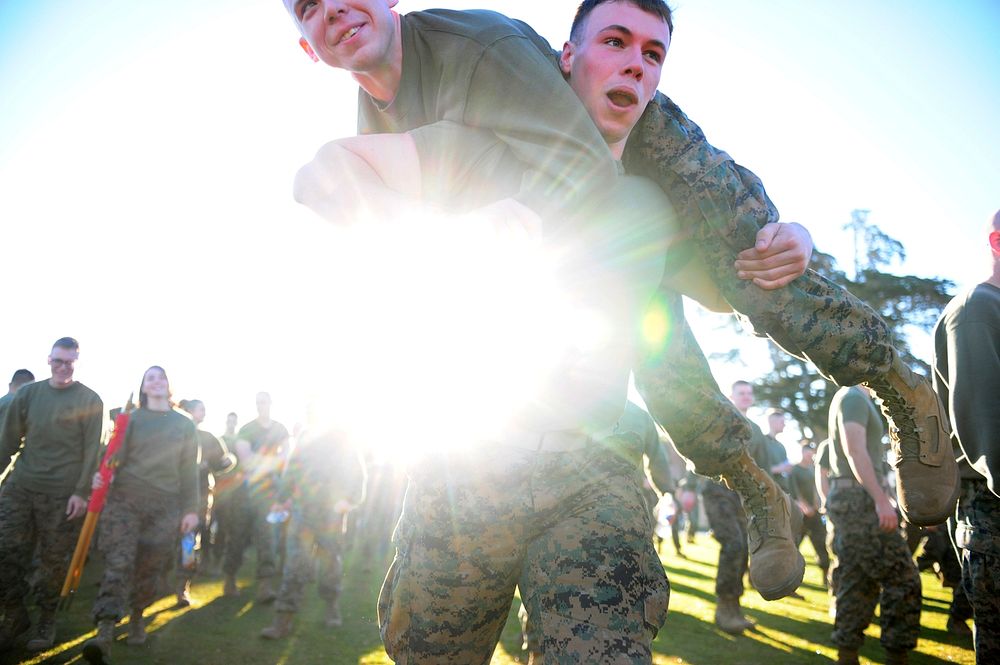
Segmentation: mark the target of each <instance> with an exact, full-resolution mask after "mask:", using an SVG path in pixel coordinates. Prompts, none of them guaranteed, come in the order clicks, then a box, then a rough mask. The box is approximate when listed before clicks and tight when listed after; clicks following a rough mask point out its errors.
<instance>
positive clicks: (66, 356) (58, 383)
mask: <svg viewBox="0 0 1000 665" xmlns="http://www.w3.org/2000/svg"><path fill="white" fill-rule="evenodd" d="M79 356H80V353H79V351H77V350H76V349H67V348H64V347H61V346H54V347H52V353H50V354H49V360H48V362H49V367H50V368H51V370H52V378H51V379H50V380H49V383H50V384H51V385H53V386H55V387H57V388H64V387H66V386H69V385H70V384H72V383H73V371H74V370H75V369H76V359H77V358H78V357H79Z"/></svg>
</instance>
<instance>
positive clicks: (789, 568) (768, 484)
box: [723, 450, 806, 600]
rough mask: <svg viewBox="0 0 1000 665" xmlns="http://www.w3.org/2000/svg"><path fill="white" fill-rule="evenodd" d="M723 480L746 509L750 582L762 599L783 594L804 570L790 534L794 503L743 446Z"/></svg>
mask: <svg viewBox="0 0 1000 665" xmlns="http://www.w3.org/2000/svg"><path fill="white" fill-rule="evenodd" d="M723 480H725V481H726V485H728V486H729V488H730V489H731V490H733V491H734V492H736V493H737V494H739V495H740V500H741V501H742V502H743V509H744V510H745V511H746V513H747V540H748V544H749V548H750V583H751V584H752V585H753V587H754V588H755V589H757V592H758V593H760V595H761V597H763V598H764V600H777V599H778V598H784V597H785V596H787V595H789V594H791V593H792V592H793V591H795V590H796V589H797V588H798V587H799V585H800V584H802V576H803V575H804V574H805V570H806V562H805V559H803V558H802V554H801V553H800V552H799V548H798V547H796V546H795V540H794V539H793V538H792V531H793V524H792V521H793V515H794V513H793V508H792V507H793V505H794V504H793V503H792V501H791V499H789V498H788V495H787V494H785V493H784V492H782V491H781V488H779V487H778V486H777V485H776V484H775V482H774V479H773V478H771V476H770V475H769V474H768V473H767V472H765V471H763V470H762V469H761V468H760V467H759V466H757V464H756V463H755V462H754V461H753V459H752V458H751V457H750V455H749V453H747V452H746V451H745V450H744V451H743V452H742V453H741V454H740V456H739V457H738V458H737V459H736V461H735V463H734V466H733V470H732V471H727V472H726V473H725V474H723ZM800 519H801V516H800Z"/></svg>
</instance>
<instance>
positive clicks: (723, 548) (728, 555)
mask: <svg viewBox="0 0 1000 665" xmlns="http://www.w3.org/2000/svg"><path fill="white" fill-rule="evenodd" d="M701 498H702V501H703V502H704V506H705V515H706V516H707V517H708V524H709V526H710V527H711V529H712V535H713V536H714V537H715V539H716V540H717V541H719V545H720V549H719V567H718V570H717V571H716V577H715V595H716V596H717V597H719V598H739V597H740V596H742V595H743V575H744V574H745V573H746V572H747V561H748V557H749V556H750V553H749V550H748V549H747V517H746V513H744V512H743V506H742V504H741V503H740V497H739V495H738V494H737V493H736V492H734V491H732V490H731V489H729V488H727V487H726V486H725V485H722V484H721V483H717V482H715V481H704V485H703V487H702V490H701Z"/></svg>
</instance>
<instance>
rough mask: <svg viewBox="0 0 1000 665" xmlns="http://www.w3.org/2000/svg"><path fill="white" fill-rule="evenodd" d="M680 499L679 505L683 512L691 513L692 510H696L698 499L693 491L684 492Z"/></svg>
mask: <svg viewBox="0 0 1000 665" xmlns="http://www.w3.org/2000/svg"><path fill="white" fill-rule="evenodd" d="M679 499H680V501H679V503H680V504H681V510H683V511H684V512H685V513H690V512H691V511H692V510H694V505H695V503H696V502H697V500H698V497H696V496H695V494H694V492H692V491H691V490H682V491H681V494H680V497H679Z"/></svg>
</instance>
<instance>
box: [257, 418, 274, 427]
mask: <svg viewBox="0 0 1000 665" xmlns="http://www.w3.org/2000/svg"><path fill="white" fill-rule="evenodd" d="M257 422H258V423H259V424H261V425H263V426H264V427H267V426H269V425H270V424H271V416H269V415H268V416H257Z"/></svg>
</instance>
